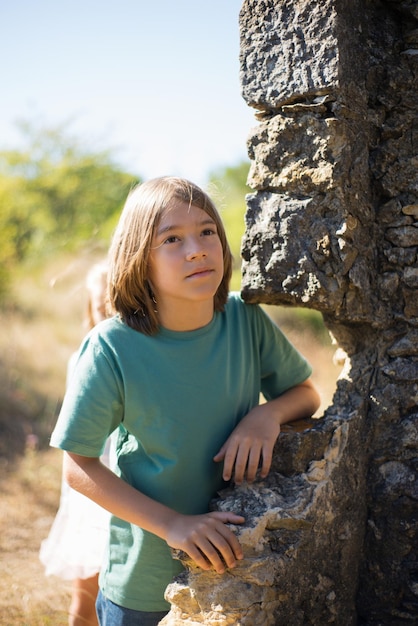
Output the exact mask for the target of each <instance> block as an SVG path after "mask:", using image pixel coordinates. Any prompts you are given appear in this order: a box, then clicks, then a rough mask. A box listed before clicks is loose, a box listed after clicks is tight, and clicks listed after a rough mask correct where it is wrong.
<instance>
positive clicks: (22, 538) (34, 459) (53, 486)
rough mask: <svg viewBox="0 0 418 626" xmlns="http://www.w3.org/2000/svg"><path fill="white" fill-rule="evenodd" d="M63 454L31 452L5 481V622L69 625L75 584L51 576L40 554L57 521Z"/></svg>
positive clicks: (1, 588)
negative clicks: (55, 520) (41, 545)
mask: <svg viewBox="0 0 418 626" xmlns="http://www.w3.org/2000/svg"><path fill="white" fill-rule="evenodd" d="M60 482H61V453H60V452H58V451H52V450H51V451H47V452H39V451H38V452H35V451H31V450H28V451H27V453H26V454H25V456H24V457H23V458H22V459H21V460H20V462H19V463H18V465H17V466H16V468H15V469H14V471H12V470H11V469H10V470H8V471H7V472H6V474H4V473H3V474H2V479H1V481H0V497H1V503H2V504H1V509H0V555H1V557H0V558H1V577H0V624H1V626H18V625H19V626H26V625H27V626H41V625H43V626H45V625H50V626H64V625H65V624H68V618H67V612H66V609H67V606H68V604H69V600H70V585H69V583H68V582H64V581H61V580H59V579H57V578H52V577H51V578H46V577H45V576H44V573H43V566H42V565H41V563H40V561H39V558H38V554H39V546H40V542H41V540H42V539H44V538H45V537H46V536H47V534H48V532H49V528H50V526H51V523H52V521H53V518H54V515H55V512H56V509H57V503H58V500H59V490H60Z"/></svg>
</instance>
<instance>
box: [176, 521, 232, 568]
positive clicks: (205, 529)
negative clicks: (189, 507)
mask: <svg viewBox="0 0 418 626" xmlns="http://www.w3.org/2000/svg"><path fill="white" fill-rule="evenodd" d="M243 522H244V518H243V517H241V516H240V515H235V514H234V513H228V512H222V511H214V512H212V513H206V514H204V515H180V514H176V515H175V516H174V517H173V519H172V520H171V521H170V525H169V527H168V531H167V536H166V538H165V539H166V541H167V543H168V545H169V546H170V547H172V548H176V549H178V550H183V551H184V552H187V554H188V555H189V556H190V557H191V558H192V559H193V561H195V563H196V564H197V565H198V566H199V567H201V568H202V569H204V570H209V569H211V568H212V567H213V569H214V570H215V571H216V572H218V574H223V573H224V571H225V570H226V569H227V568H229V567H234V566H235V565H236V562H237V560H240V559H242V558H243V553H242V548H241V546H240V544H239V541H238V539H237V538H236V536H235V535H234V533H233V532H232V531H231V530H230V529H229V528H228V527H227V526H226V525H225V524H227V523H231V524H242V523H243Z"/></svg>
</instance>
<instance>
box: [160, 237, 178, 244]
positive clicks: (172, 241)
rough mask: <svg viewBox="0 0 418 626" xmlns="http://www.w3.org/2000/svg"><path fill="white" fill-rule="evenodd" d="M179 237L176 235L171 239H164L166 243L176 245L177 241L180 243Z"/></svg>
mask: <svg viewBox="0 0 418 626" xmlns="http://www.w3.org/2000/svg"><path fill="white" fill-rule="evenodd" d="M178 239H179V238H178V237H176V235H171V237H167V239H164V243H175V242H176V241H178Z"/></svg>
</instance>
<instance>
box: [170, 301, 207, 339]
mask: <svg viewBox="0 0 418 626" xmlns="http://www.w3.org/2000/svg"><path fill="white" fill-rule="evenodd" d="M213 313H214V304H213V300H212V301H210V302H208V301H204V302H193V303H191V302H190V301H189V302H185V303H184V304H183V305H182V304H178V305H177V306H175V307H173V306H171V307H170V309H169V310H164V309H163V310H159V311H158V317H159V320H160V324H161V326H162V327H163V328H166V329H167V330H174V331H178V332H186V331H190V330H198V329H199V328H203V327H204V326H207V325H208V324H209V323H210V322H211V321H212V319H213Z"/></svg>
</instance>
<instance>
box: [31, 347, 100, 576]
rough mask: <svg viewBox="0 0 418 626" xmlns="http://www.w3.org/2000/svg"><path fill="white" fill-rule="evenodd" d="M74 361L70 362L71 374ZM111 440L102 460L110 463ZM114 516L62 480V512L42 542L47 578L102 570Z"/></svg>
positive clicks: (60, 507)
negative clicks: (111, 517) (111, 521)
mask: <svg viewBox="0 0 418 626" xmlns="http://www.w3.org/2000/svg"><path fill="white" fill-rule="evenodd" d="M73 362H74V359H73V358H71V359H70V363H69V367H68V370H69V371H71V367H72V363H73ZM110 442H111V437H110V438H109V439H108V440H107V443H106V449H105V452H104V454H103V455H102V457H101V461H102V462H103V463H104V464H105V465H107V466H108V467H109V466H110V465H111V463H110V454H111V452H110V449H111V443H110ZM109 521H110V513H109V512H108V511H106V510H105V509H103V508H102V507H100V506H99V505H98V504H96V503H95V502H93V501H92V500H90V499H89V498H87V497H86V496H83V495H82V494H81V493H78V492H77V491H75V490H74V489H71V487H69V486H68V484H67V483H66V482H65V481H64V480H62V483H61V498H60V504H59V509H58V512H57V514H56V516H55V519H54V522H53V524H52V526H51V530H50V531H49V535H48V537H47V538H46V539H44V541H42V543H41V548H40V551H39V559H40V561H41V563H42V564H43V566H44V567H45V574H46V576H51V575H54V576H58V577H59V578H63V579H64V580H74V579H76V578H90V577H92V576H94V575H95V574H97V573H98V572H99V570H100V567H101V565H102V560H103V554H104V550H105V547H106V544H107V541H108V536H109Z"/></svg>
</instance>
